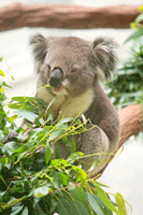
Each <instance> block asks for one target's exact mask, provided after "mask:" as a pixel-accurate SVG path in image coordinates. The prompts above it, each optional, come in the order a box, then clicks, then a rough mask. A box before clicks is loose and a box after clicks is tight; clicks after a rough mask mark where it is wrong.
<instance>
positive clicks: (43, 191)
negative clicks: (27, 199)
mask: <svg viewBox="0 0 143 215" xmlns="http://www.w3.org/2000/svg"><path fill="white" fill-rule="evenodd" d="M48 193H49V187H46V186H43V187H39V188H37V189H35V191H34V196H35V197H37V198H41V197H43V196H45V195H47V194H48Z"/></svg>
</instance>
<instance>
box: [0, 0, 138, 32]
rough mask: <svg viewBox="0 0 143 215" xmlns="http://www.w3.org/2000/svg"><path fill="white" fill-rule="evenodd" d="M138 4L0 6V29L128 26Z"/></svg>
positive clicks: (16, 4) (136, 12) (19, 4)
mask: <svg viewBox="0 0 143 215" xmlns="http://www.w3.org/2000/svg"><path fill="white" fill-rule="evenodd" d="M138 7H139V5H121V6H110V7H103V8H92V7H83V6H74V5H47V4H39V5H38V4H37V5H24V4H21V3H14V4H11V5H8V6H6V7H3V8H0V31H5V30H11V29H16V28H21V27H47V28H68V29H89V28H129V25H130V23H131V22H133V21H134V19H135V18H136V17H137V16H138V14H139V12H138V10H137V8H138Z"/></svg>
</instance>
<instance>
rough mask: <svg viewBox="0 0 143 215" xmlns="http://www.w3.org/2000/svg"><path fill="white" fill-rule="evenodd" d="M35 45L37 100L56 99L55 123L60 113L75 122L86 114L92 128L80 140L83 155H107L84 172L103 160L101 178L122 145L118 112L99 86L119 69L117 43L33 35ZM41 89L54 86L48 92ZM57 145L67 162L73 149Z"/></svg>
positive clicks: (88, 162)
mask: <svg viewBox="0 0 143 215" xmlns="http://www.w3.org/2000/svg"><path fill="white" fill-rule="evenodd" d="M30 44H31V45H32V48H33V55H34V60H35V70H36V72H37V73H38V74H39V79H38V84H37V93H36V97H38V98H40V99H43V100H44V101H45V102H46V103H50V102H51V101H52V100H53V98H54V97H55V96H56V100H55V101H54V103H53V104H52V106H51V110H52V112H53V116H54V119H56V118H57V117H58V116H59V114H61V115H62V116H63V117H75V116H77V115H78V114H79V113H81V111H82V114H83V115H84V116H85V118H86V119H89V123H87V125H86V127H87V128H90V129H89V130H87V131H85V132H83V133H81V134H80V138H79V136H78V135H75V136H74V138H75V141H76V149H77V151H81V152H83V153H85V155H90V154H96V153H101V155H96V156H89V157H87V158H85V160H84V161H85V164H84V166H83V167H84V169H85V170H86V171H87V169H88V168H89V167H90V166H91V165H92V164H93V162H94V161H95V160H96V159H97V158H98V157H100V162H101V163H100V165H99V166H97V167H96V168H95V170H94V171H93V172H92V174H96V173H97V172H98V171H100V170H101V169H102V168H103V167H104V166H105V164H106V162H107V161H108V158H107V157H109V154H108V153H112V152H114V151H115V149H116V148H117V147H118V142H119V134H120V126H119V119H118V115H117V112H116V110H115V108H114V106H113V105H112V104H111V102H110V100H109V99H108V97H107V96H106V94H105V93H104V91H103V89H102V87H101V86H100V83H99V81H100V80H101V79H103V77H105V78H108V77H109V76H110V72H112V71H113V70H114V69H115V64H116V55H115V52H114V49H115V48H116V45H117V44H116V43H115V42H114V41H113V40H111V39H108V38H98V39H96V40H95V41H94V42H93V43H91V42H88V41H86V40H83V39H80V38H76V37H50V38H45V37H44V36H42V35H41V34H38V35H35V36H33V37H32V38H31V40H30ZM41 84H42V85H47V84H49V85H51V87H50V88H49V87H46V88H42V87H41ZM94 125H95V126H94ZM57 144H58V149H59V153H60V157H63V158H67V157H68V156H69V155H70V150H69V149H68V148H67V147H66V146H65V144H63V143H62V142H61V141H59V142H58V143H57ZM107 154H108V155H107ZM106 158H107V160H106V162H105V159H106Z"/></svg>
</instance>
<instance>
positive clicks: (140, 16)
mask: <svg viewBox="0 0 143 215" xmlns="http://www.w3.org/2000/svg"><path fill="white" fill-rule="evenodd" d="M141 21H143V14H140V15H139V16H138V17H137V18H136V19H135V22H137V23H139V22H141Z"/></svg>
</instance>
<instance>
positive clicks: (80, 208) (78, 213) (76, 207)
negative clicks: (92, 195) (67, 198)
mask: <svg viewBox="0 0 143 215" xmlns="http://www.w3.org/2000/svg"><path fill="white" fill-rule="evenodd" d="M70 212H71V214H72V215H73V214H75V215H90V214H89V213H88V211H87V209H86V208H85V206H84V205H83V204H82V203H81V202H79V201H75V200H72V202H71V205H70Z"/></svg>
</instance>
